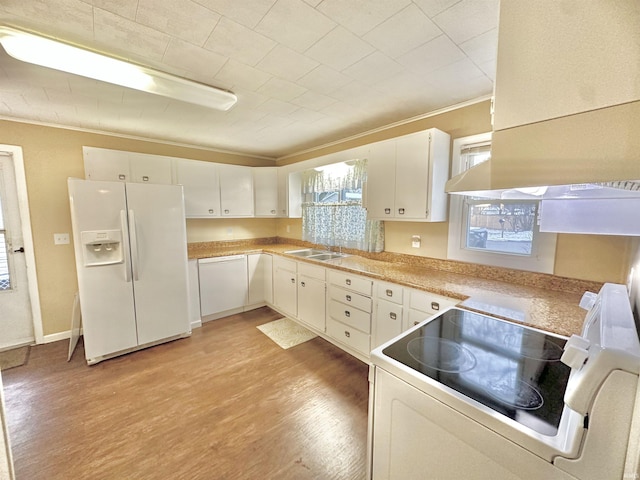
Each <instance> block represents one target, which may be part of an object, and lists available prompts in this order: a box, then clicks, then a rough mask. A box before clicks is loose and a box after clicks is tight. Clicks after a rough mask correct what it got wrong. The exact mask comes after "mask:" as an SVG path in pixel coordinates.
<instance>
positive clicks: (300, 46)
mask: <svg viewBox="0 0 640 480" xmlns="http://www.w3.org/2000/svg"><path fill="white" fill-rule="evenodd" d="M335 25H336V24H335V23H334V22H332V21H331V20H329V19H328V18H327V17H325V16H324V15H322V14H321V13H319V12H318V11H317V10H315V9H314V8H312V7H311V6H309V5H308V4H306V3H304V2H303V1H302V0H278V1H277V2H276V4H275V5H274V6H273V7H272V8H271V10H269V13H267V14H266V15H265V16H264V18H263V19H262V20H261V21H260V23H259V24H258V25H257V26H256V31H257V32H260V33H262V34H263V35H266V36H267V37H269V38H272V39H274V40H276V41H277V42H279V43H282V44H283V45H286V46H288V47H289V48H293V49H294V50H297V51H298V52H304V51H305V50H306V49H307V48H309V47H310V46H311V45H313V44H314V43H315V42H317V41H318V40H319V39H320V38H322V37H323V36H324V35H326V34H327V32H329V31H330V30H331V29H332V28H334V27H335Z"/></svg>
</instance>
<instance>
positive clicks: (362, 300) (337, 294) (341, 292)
mask: <svg viewBox="0 0 640 480" xmlns="http://www.w3.org/2000/svg"><path fill="white" fill-rule="evenodd" d="M329 297H330V298H332V299H333V300H337V301H338V302H342V303H344V304H345V305H350V306H354V307H355V308H359V309H360V310H364V311H365V312H369V313H370V312H371V298H369V297H365V296H364V295H360V294H359V293H355V292H351V291H349V290H345V289H344V288H340V287H336V286H335V285H329Z"/></svg>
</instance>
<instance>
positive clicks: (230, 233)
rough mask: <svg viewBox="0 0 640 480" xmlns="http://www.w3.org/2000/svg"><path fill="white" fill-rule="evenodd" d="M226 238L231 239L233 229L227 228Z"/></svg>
mask: <svg viewBox="0 0 640 480" xmlns="http://www.w3.org/2000/svg"><path fill="white" fill-rule="evenodd" d="M227 236H228V237H232V236H233V227H227Z"/></svg>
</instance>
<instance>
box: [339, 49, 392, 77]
mask: <svg viewBox="0 0 640 480" xmlns="http://www.w3.org/2000/svg"><path fill="white" fill-rule="evenodd" d="M403 71H404V68H403V67H402V65H400V64H398V63H397V62H394V61H393V60H391V59H390V58H389V57H387V56H386V55H385V54H383V53H380V52H374V53H372V54H371V55H368V56H366V57H365V58H363V59H362V60H360V61H358V62H356V63H354V64H353V65H351V66H350V67H349V68H347V69H345V70H344V73H345V74H346V75H349V76H350V77H352V78H354V79H358V80H359V81H361V82H362V83H364V84H366V85H375V84H376V83H378V82H381V81H382V80H386V79H387V78H390V77H393V76H395V75H398V74H400V73H402V72H403Z"/></svg>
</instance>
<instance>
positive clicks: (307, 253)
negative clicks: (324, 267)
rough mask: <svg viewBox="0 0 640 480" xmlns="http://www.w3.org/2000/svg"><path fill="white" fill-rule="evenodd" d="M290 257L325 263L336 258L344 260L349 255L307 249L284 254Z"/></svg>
mask: <svg viewBox="0 0 640 480" xmlns="http://www.w3.org/2000/svg"><path fill="white" fill-rule="evenodd" d="M284 253H286V254H288V255H295V256H296V257H303V258H308V259H309V260H318V261H321V262H324V261H325V260H333V259H334V258H344V257H348V256H349V255H347V254H345V253H337V252H332V251H330V250H318V249H315V248H305V249H303V250H289V251H287V252H284Z"/></svg>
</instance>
